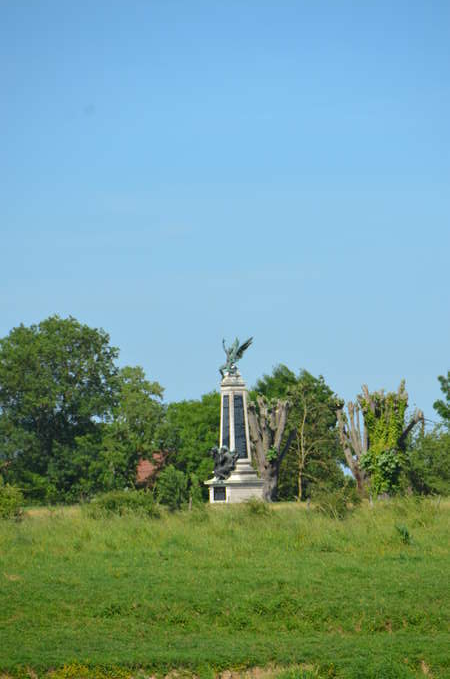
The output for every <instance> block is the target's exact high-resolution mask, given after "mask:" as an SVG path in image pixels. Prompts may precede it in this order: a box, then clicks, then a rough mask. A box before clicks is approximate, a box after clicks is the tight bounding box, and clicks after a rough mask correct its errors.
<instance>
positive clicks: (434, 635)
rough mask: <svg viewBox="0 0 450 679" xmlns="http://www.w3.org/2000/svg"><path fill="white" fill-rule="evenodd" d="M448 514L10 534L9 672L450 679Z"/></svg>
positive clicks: (45, 517)
mask: <svg viewBox="0 0 450 679" xmlns="http://www.w3.org/2000/svg"><path fill="white" fill-rule="evenodd" d="M448 514H449V511H448V505H446V504H444V503H440V504H439V503H438V502H437V501H431V500H427V501H420V502H419V501H415V500H404V501H401V502H384V503H379V504H377V505H376V506H375V507H374V508H370V507H368V506H364V507H362V508H359V509H357V510H356V511H355V512H354V513H353V514H352V515H351V516H350V517H348V518H347V519H345V520H343V521H338V520H335V519H332V518H327V517H325V516H322V515H320V514H319V513H317V512H315V511H314V510H306V509H304V508H299V507H297V506H296V505H281V506H278V507H276V508H270V510H269V512H268V513H267V514H266V513H263V512H261V509H260V508H259V507H258V506H256V507H251V506H228V507H213V508H205V509H198V510H194V511H192V512H186V513H179V514H174V515H163V516H162V518H160V519H144V518H139V517H136V516H128V517H116V518H114V517H113V518H103V519H94V518H89V517H88V516H86V514H85V513H83V512H82V511H81V510H80V509H79V508H73V509H71V510H54V511H37V512H34V514H33V515H28V516H27V517H26V518H25V520H24V521H23V522H21V523H14V522H6V521H3V522H1V523H0V639H1V642H0V668H2V669H3V670H4V672H5V674H4V675H3V676H15V675H17V674H18V673H19V674H20V673H21V676H28V671H26V670H25V669H24V668H26V667H32V668H34V672H37V675H38V676H41V675H42V676H47V672H48V671H49V670H50V669H51V668H61V667H62V666H63V665H65V664H66V665H67V664H69V665H71V666H70V667H66V669H65V670H63V671H61V670H58V672H57V673H54V674H53V676H54V677H55V679H62V677H69V676H70V677H75V676H97V677H98V678H100V677H103V676H110V677H113V676H123V677H125V676H129V675H130V673H131V675H132V676H149V675H150V672H168V671H169V670H170V669H171V668H185V669H186V670H190V671H193V672H196V673H197V674H199V675H200V676H202V675H208V676H210V675H212V673H213V672H219V671H221V670H224V669H225V668H237V669H239V668H240V669H241V670H242V669H243V668H245V667H250V666H268V665H271V666H273V667H274V668H278V669H273V670H272V675H273V676H279V675H280V673H282V676H283V677H284V678H285V679H294V678H295V677H305V678H306V677H319V676H320V677H349V678H354V679H356V678H361V679H362V678H364V679H366V678H369V679H370V678H377V679H378V678H379V679H389V678H390V677H414V676H422V677H423V676H425V675H427V674H428V676H430V677H445V676H449V674H448V671H449V670H448V665H447V661H448V647H449V637H448V635H447V629H448V575H449V569H448V563H449V561H448V556H449V554H448V544H449V543H448ZM81 665H85V666H90V667H91V669H90V670H88V669H84V670H83V669H82V668H80V666H81ZM94 666H96V667H97V669H96V674H94V673H93V672H94V670H93V669H92V667H94ZM19 667H21V668H22V669H21V670H20V672H19V670H18V668H19ZM77 667H78V669H77ZM102 667H103V668H104V669H103V670H102V669H101V668H102ZM112 667H115V668H116V669H109V670H107V668H112ZM119 667H121V668H125V669H126V668H129V670H130V672H128V671H125V669H124V671H123V672H120V671H119V669H117V668H119ZM283 667H284V668H290V669H287V670H285V671H284V672H282V669H281V668H283ZM105 668H106V669H105ZM137 668H146V671H145V672H144V671H143V670H142V671H141V672H139V671H138V669H137ZM83 672H84V674H83ZM8 673H9V674H8ZM14 673H15V674H14ZM29 676H33V674H30V675H29ZM34 676H36V674H35V675H34Z"/></svg>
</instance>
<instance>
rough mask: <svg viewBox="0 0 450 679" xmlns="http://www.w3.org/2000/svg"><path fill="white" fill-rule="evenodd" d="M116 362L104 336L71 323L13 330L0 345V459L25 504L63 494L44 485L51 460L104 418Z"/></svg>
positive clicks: (54, 485)
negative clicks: (24, 496)
mask: <svg viewBox="0 0 450 679" xmlns="http://www.w3.org/2000/svg"><path fill="white" fill-rule="evenodd" d="M117 355H118V350H117V349H116V348H115V347H111V346H110V344H109V336H108V335H107V333H106V332H105V331H104V330H99V329H95V328H90V327H88V326H87V325H82V324H81V323H79V322H78V321H77V320H76V319H74V318H72V317H69V318H67V319H61V318H59V317H58V316H51V317H50V318H48V319H46V320H44V321H42V322H41V323H39V325H32V326H30V327H25V326H24V325H20V326H19V327H17V328H14V329H13V330H11V332H10V333H9V335H8V336H7V337H5V338H3V339H1V340H0V459H1V460H2V462H1V464H2V469H3V473H4V474H7V475H8V477H10V478H11V479H12V480H13V481H14V482H16V483H17V484H18V485H20V486H21V487H22V488H23V489H24V491H25V493H26V494H27V495H29V496H30V497H31V498H33V497H34V498H36V499H41V500H45V499H49V497H50V498H51V497H52V495H55V494H56V495H57V494H58V492H61V491H62V490H63V489H62V488H61V487H60V483H59V479H54V480H53V481H52V480H49V479H50V477H49V472H50V471H51V469H52V467H54V466H55V460H57V458H59V457H60V456H61V455H63V457H66V458H70V456H71V454H72V452H73V451H74V450H75V448H76V441H77V439H78V438H79V437H83V436H86V435H89V434H91V435H93V434H95V432H96V431H97V430H98V429H99V427H101V423H102V422H103V421H105V420H106V419H107V418H108V416H109V415H110V414H111V409H112V407H113V405H114V404H115V400H116V395H117V368H116V365H115V362H114V361H115V359H116V358H117Z"/></svg>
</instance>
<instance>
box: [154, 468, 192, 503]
mask: <svg viewBox="0 0 450 679" xmlns="http://www.w3.org/2000/svg"><path fill="white" fill-rule="evenodd" d="M156 496H157V498H158V502H160V503H161V504H162V505H166V506H167V507H168V508H169V509H171V510H172V511H173V510H175V509H181V507H182V506H183V505H184V504H186V502H187V501H188V499H189V493H188V477H187V476H186V474H185V473H184V472H182V471H180V470H179V469H175V467H174V466H173V465H172V464H169V465H167V467H165V468H164V469H163V470H162V472H161V473H160V475H159V477H158V481H157V483H156Z"/></svg>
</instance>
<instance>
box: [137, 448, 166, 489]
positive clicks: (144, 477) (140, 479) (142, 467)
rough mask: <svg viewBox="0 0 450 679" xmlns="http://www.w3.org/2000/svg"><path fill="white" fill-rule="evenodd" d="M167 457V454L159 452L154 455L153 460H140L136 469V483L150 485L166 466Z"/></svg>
mask: <svg viewBox="0 0 450 679" xmlns="http://www.w3.org/2000/svg"><path fill="white" fill-rule="evenodd" d="M166 457H167V453H166V452H164V451H162V450H158V451H156V452H154V453H153V455H152V459H151V460H142V459H141V460H139V462H138V466H137V468H136V483H138V484H148V483H150V482H151V481H152V480H153V478H154V477H155V476H156V475H157V473H158V472H159V471H160V469H161V467H162V466H163V465H164V461H165V459H166Z"/></svg>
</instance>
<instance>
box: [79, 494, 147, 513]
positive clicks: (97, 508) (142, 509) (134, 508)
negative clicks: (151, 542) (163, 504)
mask: <svg viewBox="0 0 450 679" xmlns="http://www.w3.org/2000/svg"><path fill="white" fill-rule="evenodd" d="M84 510H85V511H86V512H87V514H88V515H89V516H91V517H93V518H101V517H104V516H109V515H111V514H117V515H118V516H123V515H126V514H138V515H142V516H151V517H155V518H157V517H159V516H160V511H159V508H158V505H157V504H156V503H155V499H154V497H153V494H152V493H151V492H149V491H143V490H111V491H110V492H109V493H104V494H103V495H98V496H97V497H95V498H94V499H93V500H92V501H91V502H90V503H89V504H86V505H84Z"/></svg>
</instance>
